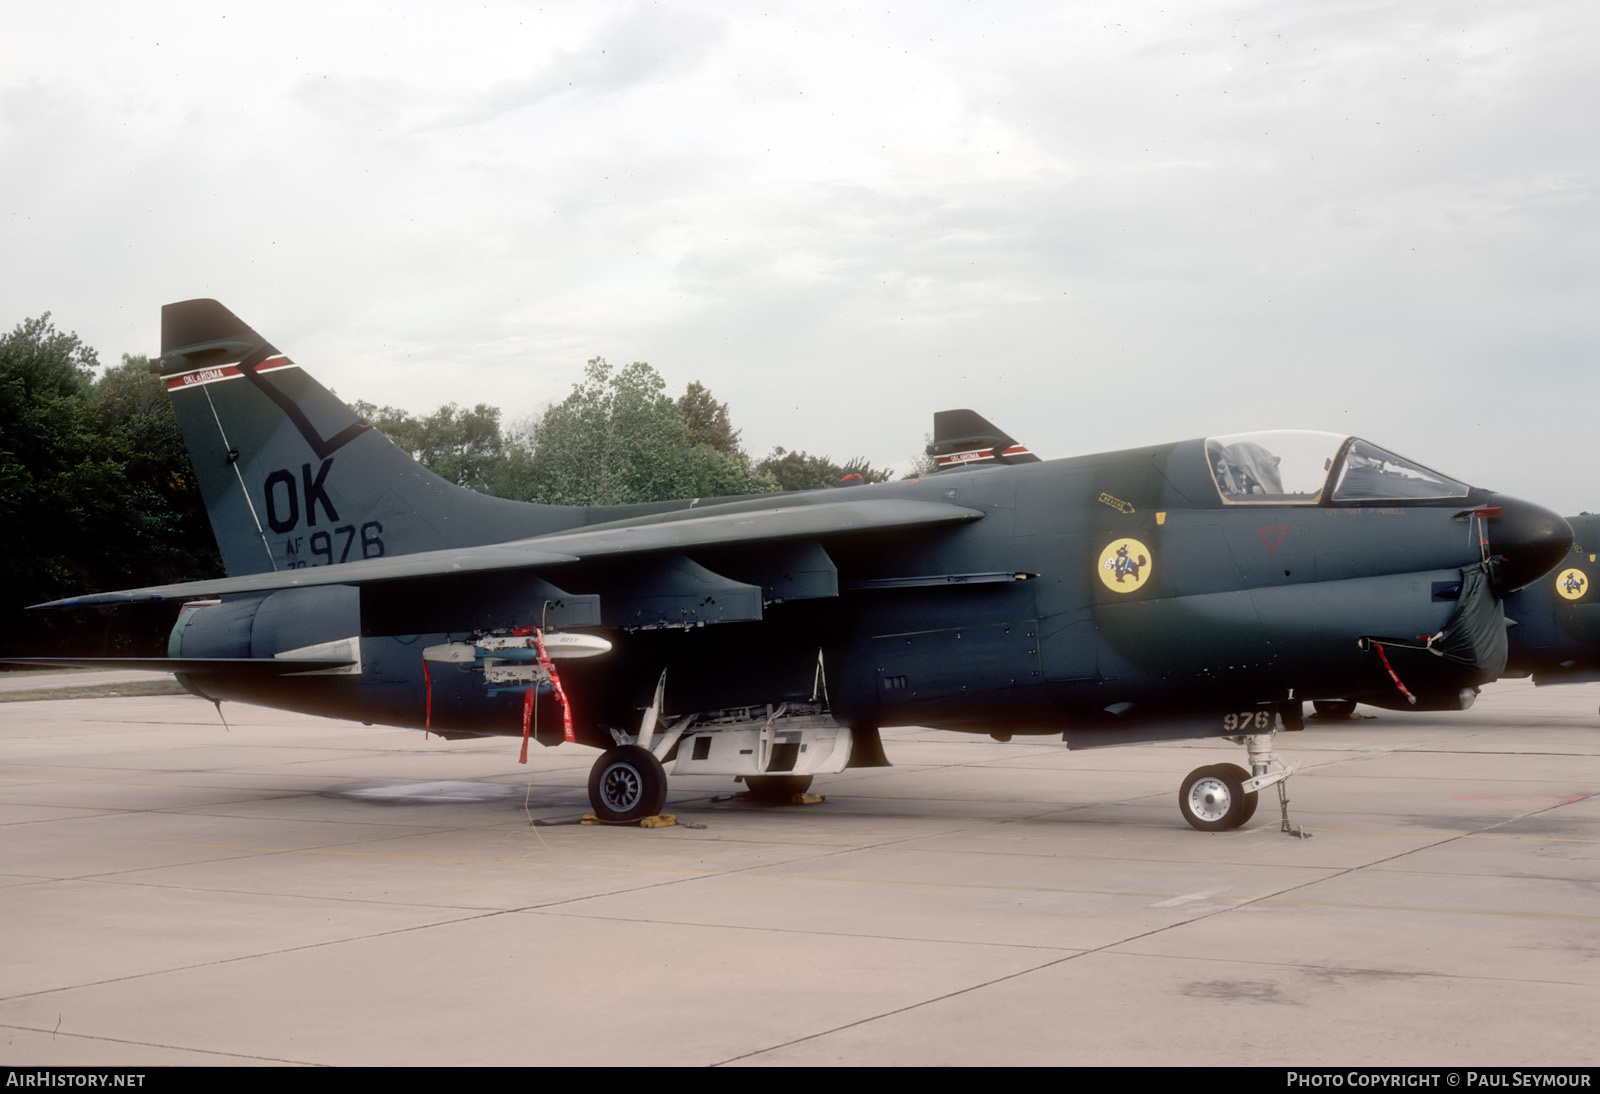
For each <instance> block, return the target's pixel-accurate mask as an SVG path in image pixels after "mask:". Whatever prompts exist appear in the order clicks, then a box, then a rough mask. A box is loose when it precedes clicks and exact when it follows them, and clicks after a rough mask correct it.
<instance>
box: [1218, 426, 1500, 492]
mask: <svg viewBox="0 0 1600 1094" xmlns="http://www.w3.org/2000/svg"><path fill="white" fill-rule="evenodd" d="M1206 459H1207V461H1208V462H1209V463H1210V464H1211V475H1212V477H1213V478H1214V479H1215V480H1216V483H1217V491H1218V492H1219V493H1220V494H1221V495H1222V500H1223V501H1224V502H1227V503H1229V504H1244V505H1249V504H1258V505H1266V504H1270V505H1318V504H1321V503H1323V502H1324V501H1332V502H1335V503H1337V502H1372V501H1414V500H1418V499H1424V498H1464V497H1466V496H1467V490H1468V487H1467V485H1466V483H1462V482H1457V481H1456V480H1455V479H1452V478H1450V477H1449V476H1448V475H1441V474H1439V472H1437V471H1432V470H1429V469H1428V468H1426V467H1423V466H1422V465H1421V464H1419V463H1413V462H1412V461H1410V460H1408V459H1405V458H1404V457H1402V456H1396V455H1395V454H1394V453H1393V452H1388V451H1385V450H1384V449H1382V448H1379V447H1378V446H1377V445H1375V444H1372V443H1370V442H1368V441H1363V440H1361V439H1360V438H1359V437H1345V436H1341V435H1339V434H1337V433H1317V432H1313V431H1311V430H1302V429H1282V430H1275V431H1270V432H1265V433H1234V434H1231V435H1229V436H1226V437H1211V438H1208V439H1207V440H1206Z"/></svg>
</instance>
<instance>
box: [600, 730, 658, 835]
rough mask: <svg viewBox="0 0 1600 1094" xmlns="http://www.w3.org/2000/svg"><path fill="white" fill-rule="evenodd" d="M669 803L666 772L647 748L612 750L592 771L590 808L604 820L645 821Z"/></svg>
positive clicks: (632, 747)
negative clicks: (592, 807)
mask: <svg viewBox="0 0 1600 1094" xmlns="http://www.w3.org/2000/svg"><path fill="white" fill-rule="evenodd" d="M666 803H667V773H666V770H665V769H664V768H662V766H661V761H660V760H658V759H656V757H655V754H654V753H652V752H651V751H650V750H649V749H647V748H640V747H639V746H638V745H618V746H617V747H616V748H608V749H606V751H604V752H602V753H601V754H600V758H599V759H598V760H596V761H595V762H594V767H593V768H591V769H590V771H589V804H590V805H592V806H594V815H595V816H596V817H598V818H600V819H601V820H604V821H636V820H643V819H644V818H645V817H653V816H655V815H656V814H657V813H659V812H661V807H662V806H663V805H665V804H666Z"/></svg>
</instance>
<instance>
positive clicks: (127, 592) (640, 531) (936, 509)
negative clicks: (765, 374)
mask: <svg viewBox="0 0 1600 1094" xmlns="http://www.w3.org/2000/svg"><path fill="white" fill-rule="evenodd" d="M684 513H685V515H684V516H682V517H681V518H680V517H678V516H677V514H672V515H671V517H669V518H667V519H660V518H658V519H656V520H655V521H653V522H650V523H632V524H616V525H608V526H604V527H598V528H579V529H574V530H572V531H565V532H555V533H551V534H549V535H543V536H535V537H533V538H531V539H521V540H512V541H510V542H507V543H493V544H486V545H484V546H480V547H461V548H450V549H446V550H441V551H424V552H419V553H417V554H410V555H397V556H395V557H392V558H371V559H364V560H362V561H360V562H344V563H337V564H335V565H332V566H310V567H306V568H304V569H298V570H279V571H277V572H274V573H264V574H246V575H243V576H240V577H224V578H216V579H214V580H210V581H184V582H178V583H176V584H172V585H150V586H147V587H145V588H142V589H122V590H118V591H116V592H105V593H89V594H86V595H83V596H72V597H66V598H65V599H62V600H52V601H49V602H47V603H44V604H35V605H33V607H35V608H81V607H94V606H101V605H114V604H137V603H145V602H149V601H157V600H188V599H193V598H196V597H210V596H223V595H226V594H229V593H264V592H273V591H276V590H279V589H300V588H308V587H312V586H318V585H371V584H377V583H381V582H387V581H404V580H408V579H417V578H442V577H453V576H463V575H468V574H483V573H492V572H496V571H506V570H543V569H549V568H555V567H560V566H566V565H570V564H572V563H575V562H579V561H587V560H593V559H600V558H607V557H613V556H622V555H646V554H655V553H670V552H681V551H690V550H695V549H705V548H709V547H725V546H730V545H734V544H749V543H759V542H762V541H773V540H792V539H811V538H816V537H822V536H836V535H846V534H858V533H863V532H877V531H888V530H893V529H903V528H915V527H927V526H937V525H950V524H959V523H964V522H966V521H972V520H977V519H978V518H980V517H982V516H983V512H982V511H981V510H978V509H970V508H967V507H966V506H962V505H951V504H948V503H946V502H935V501H917V500H914V499H908V498H889V499H882V500H877V499H874V500H866V499H862V500H854V501H830V502H822V503H820V504H817V505H788V506H774V507H772V508H763V509H743V510H740V511H738V512H732V513H717V512H708V513H706V514H705V515H703V516H702V515H695V513H696V511H695V510H685V511H684Z"/></svg>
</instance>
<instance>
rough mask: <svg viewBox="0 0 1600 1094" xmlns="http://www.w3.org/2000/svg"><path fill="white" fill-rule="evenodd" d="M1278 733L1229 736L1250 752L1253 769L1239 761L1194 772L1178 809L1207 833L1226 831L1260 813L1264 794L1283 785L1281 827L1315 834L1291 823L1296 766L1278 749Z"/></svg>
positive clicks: (1180, 796)
mask: <svg viewBox="0 0 1600 1094" xmlns="http://www.w3.org/2000/svg"><path fill="white" fill-rule="evenodd" d="M1276 736H1277V734H1276V733H1255V734H1250V735H1248V736H1241V737H1229V738H1228V740H1230V741H1232V742H1234V743H1235V744H1242V745H1244V746H1245V748H1246V750H1247V751H1248V752H1249V756H1250V771H1248V772H1247V771H1245V769H1244V768H1242V767H1240V766H1239V765H1238V764H1211V765H1209V766H1207V767H1197V768H1195V769H1194V770H1193V771H1191V772H1189V774H1188V777H1187V778H1185V779H1184V780H1183V786H1182V788H1181V789H1180V790H1179V791H1178V810H1179V811H1180V812H1181V813H1182V814H1183V819H1184V820H1186V821H1188V822H1189V825H1190V826H1191V827H1193V828H1198V829H1199V830H1200V831H1202V832H1226V831H1229V830H1230V829H1234V828H1238V827H1239V826H1240V825H1242V824H1245V823H1246V822H1248V821H1249V820H1250V818H1251V817H1253V816H1255V812H1256V805H1257V803H1258V801H1259V794H1260V792H1261V791H1262V790H1264V789H1266V788H1267V787H1269V786H1276V787H1277V788H1278V804H1279V806H1280V807H1281V809H1282V812H1283V822H1282V826H1281V828H1280V829H1279V830H1280V831H1282V832H1285V833H1287V834H1289V835H1291V836H1298V837H1299V838H1300V839H1307V838H1309V837H1310V833H1309V832H1307V831H1306V830H1305V829H1304V828H1301V827H1300V826H1299V825H1294V824H1291V823H1290V821H1289V798H1288V795H1287V780H1288V778H1289V776H1290V775H1292V774H1293V773H1294V770H1293V768H1291V767H1289V765H1288V764H1286V763H1284V762H1283V760H1282V759H1280V758H1279V756H1278V754H1277V752H1275V751H1274V750H1273V740H1274V738H1275V737H1276Z"/></svg>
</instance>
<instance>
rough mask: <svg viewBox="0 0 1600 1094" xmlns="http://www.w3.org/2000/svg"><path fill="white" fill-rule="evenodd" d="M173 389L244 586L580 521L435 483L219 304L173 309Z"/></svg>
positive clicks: (165, 349) (164, 348)
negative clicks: (261, 576)
mask: <svg viewBox="0 0 1600 1094" xmlns="http://www.w3.org/2000/svg"><path fill="white" fill-rule="evenodd" d="M151 369H152V371H155V372H157V373H158V374H159V375H160V376H161V378H162V379H163V380H164V381H165V382H166V385H167V393H168V394H169V396H170V397H171V398H172V402H173V407H174V409H175V410H176V411H177V414H178V423H179V425H180V426H181V427H182V429H183V436H184V441H185V442H186V443H187V445H188V447H189V456H190V459H191V460H192V461H193V462H194V467H195V473H196V475H197V476H198V477H199V480H200V490H201V494H202V496H203V497H204V499H205V504H206V512H207V514H208V515H209V516H210V518H211V530H212V532H213V533H214V534H215V535H216V538H217V548H218V550H219V551H221V553H222V561H223V564H224V566H225V567H226V568H227V572H228V573H229V574H230V575H237V574H251V573H262V572H266V571H271V570H284V569H296V568H300V567H303V566H317V565H327V564H330V563H336V562H349V561H354V560H357V559H361V558H375V557H378V556H379V555H385V554H391V555H392V554H409V553H412V552H415V551H428V550H434V549H438V548H444V547H459V546H469V545H473V544H478V543H487V542H493V541H496V540H502V539H509V538H514V537H518V536H528V535H536V534H538V533H539V532H545V531H553V530H555V529H556V528H560V527H567V526H570V525H572V524H575V523H578V522H579V521H580V520H581V517H579V516H576V515H574V514H573V513H570V512H568V511H566V510H563V509H560V508H555V507H549V506H536V505H528V504H525V503H522V502H514V501H506V500H504V499H501V498H491V497H487V496H485V495H482V494H476V493H473V492H472V491H470V490H465V489H462V488H461V487H459V486H456V485H454V484H452V483H448V482H445V481H444V480H443V479H441V478H439V477H438V476H437V475H434V474H433V473H432V472H430V471H428V470H426V469H425V468H423V467H422V466H420V465H419V464H417V463H416V461H414V460H413V459H412V458H411V457H410V456H409V455H407V454H406V453H405V452H403V451H401V450H400V449H399V448H397V447H396V446H395V445H394V444H393V443H392V442H391V441H390V440H389V439H388V438H387V437H385V436H384V435H383V434H382V433H380V432H379V431H378V430H376V429H373V428H371V427H370V426H369V425H368V424H367V423H366V422H364V421H362V420H361V419H360V417H359V416H358V415H357V414H356V412H355V411H353V410H352V409H350V407H348V406H346V405H345V404H344V403H342V402H341V401H339V399H338V398H337V397H336V396H334V394H333V393H332V392H330V391H328V389H327V388H325V387H323V386H322V385H321V384H319V383H317V382H316V381H315V380H314V379H312V378H311V377H310V376H309V375H307V374H306V373H305V372H304V371H303V370H302V369H301V368H300V367H299V366H298V365H296V364H295V363H294V362H293V361H291V360H289V358H287V357H285V356H284V355H283V354H282V353H280V352H279V351H278V349H277V348H276V347H275V346H273V345H272V343H270V342H268V341H267V340H266V339H265V338H263V337H261V335H259V334H257V333H256V332H255V331H254V330H253V329H251V327H250V326H249V325H248V324H246V323H245V322H244V321H243V320H241V319H239V318H238V317H237V316H236V315H234V314H233V313H232V312H230V311H229V310H228V309H227V308H225V307H223V306H222V305H221V304H219V303H217V302H216V301H215V300H186V301H184V302H182V303H179V304H168V305H167V306H166V307H164V308H162V309H161V357H160V359H159V360H157V361H156V362H154V363H153V364H152V365H151Z"/></svg>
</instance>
